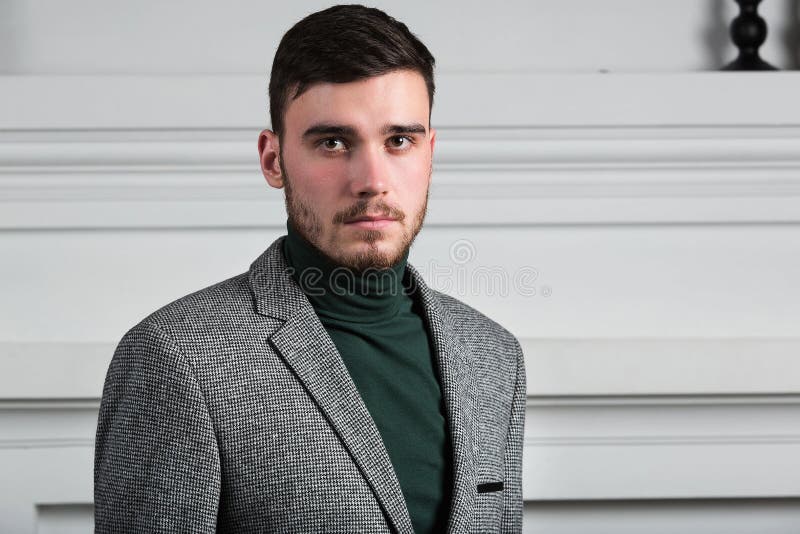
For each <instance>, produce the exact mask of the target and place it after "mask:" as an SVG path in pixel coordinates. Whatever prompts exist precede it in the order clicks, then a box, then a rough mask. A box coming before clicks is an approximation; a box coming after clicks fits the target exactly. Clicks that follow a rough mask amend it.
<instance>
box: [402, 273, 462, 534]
mask: <svg viewBox="0 0 800 534" xmlns="http://www.w3.org/2000/svg"><path fill="white" fill-rule="evenodd" d="M407 269H408V270H409V274H410V276H411V278H412V283H413V284H414V286H415V287H416V289H417V292H418V295H419V297H420V298H421V299H422V304H423V308H424V310H425V314H426V317H425V319H426V321H427V324H428V332H429V334H430V336H431V341H432V344H433V347H434V351H435V353H436V360H437V365H438V370H439V377H440V380H441V387H442V395H443V396H444V403H445V410H446V415H447V422H448V431H449V433H450V443H451V445H452V450H453V496H452V501H451V506H450V518H449V521H448V529H447V530H448V532H452V533H456V532H466V531H467V530H468V528H469V525H470V524H471V522H472V521H471V520H472V513H473V510H474V504H475V496H476V494H477V481H476V476H477V458H478V455H477V449H476V447H477V444H478V440H477V431H478V424H477V417H478V405H477V394H476V382H475V381H476V377H475V367H474V365H475V363H474V358H473V354H472V352H471V351H470V350H469V348H468V347H466V346H465V345H464V344H463V343H462V342H461V341H460V340H459V338H458V337H457V336H456V334H455V330H454V325H453V323H452V320H453V318H452V317H451V316H450V315H448V314H446V313H445V312H444V309H443V307H442V304H441V302H440V299H439V297H438V296H437V295H436V294H435V293H434V292H432V291H431V290H430V289H429V288H428V287H427V285H426V284H425V282H424V281H423V279H422V276H421V275H420V274H419V272H418V271H417V270H416V269H415V268H414V267H413V266H411V265H408V266H407Z"/></svg>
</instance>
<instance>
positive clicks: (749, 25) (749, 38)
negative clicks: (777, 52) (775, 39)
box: [722, 0, 778, 70]
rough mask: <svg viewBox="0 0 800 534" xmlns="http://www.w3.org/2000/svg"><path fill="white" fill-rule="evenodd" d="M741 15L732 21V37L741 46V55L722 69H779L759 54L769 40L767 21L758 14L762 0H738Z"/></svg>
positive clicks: (734, 42)
mask: <svg viewBox="0 0 800 534" xmlns="http://www.w3.org/2000/svg"><path fill="white" fill-rule="evenodd" d="M736 3H737V4H739V15H738V16H737V17H736V18H735V19H733V22H731V39H732V40H733V44H735V45H736V46H737V47H738V48H739V57H737V58H736V59H735V60H733V61H731V62H730V63H728V64H727V65H726V66H724V67H723V68H722V70H778V69H776V68H775V67H773V66H772V65H770V64H769V63H767V62H766V61H764V60H763V59H761V57H760V56H759V55H758V48H759V47H760V46H761V45H762V44H764V41H766V40H767V22H766V21H765V20H764V19H763V18H761V15H759V14H758V4H760V3H761V0H736Z"/></svg>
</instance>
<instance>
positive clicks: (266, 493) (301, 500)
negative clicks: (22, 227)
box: [94, 238, 525, 533]
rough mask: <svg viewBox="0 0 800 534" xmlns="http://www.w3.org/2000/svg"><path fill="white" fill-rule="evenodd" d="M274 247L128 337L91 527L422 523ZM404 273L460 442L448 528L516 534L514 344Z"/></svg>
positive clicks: (113, 376)
mask: <svg viewBox="0 0 800 534" xmlns="http://www.w3.org/2000/svg"><path fill="white" fill-rule="evenodd" d="M281 241H282V238H280V239H278V240H277V241H275V242H274V243H273V244H272V245H271V246H270V247H269V248H268V249H267V250H266V251H265V252H264V253H263V254H262V255H261V256H260V257H259V258H258V259H256V260H255V261H254V262H253V264H252V265H251V267H250V270H249V272H247V273H244V274H241V275H239V276H235V277H233V278H231V279H229V280H225V281H223V282H220V283H218V284H216V285H213V286H211V287H208V288H206V289H203V290H201V291H198V292H196V293H193V294H191V295H188V296H186V297H183V298H181V299H179V300H177V301H175V302H173V303H171V304H168V305H167V306H165V307H163V308H161V309H160V310H158V311H156V312H154V313H153V314H151V315H150V316H148V317H146V318H145V319H144V320H142V322H140V323H139V324H138V325H136V326H134V327H133V328H132V329H131V330H130V331H128V332H127V333H126V334H125V336H124V337H123V338H122V340H121V341H120V343H119V346H118V347H117V350H116V352H115V353H114V357H113V359H112V361H111V365H110V367H109V370H108V375H107V377H106V382H105V387H104V389H103V399H102V403H101V406H100V415H99V421H98V426H97V441H96V449H95V479H94V481H95V489H94V493H95V528H96V531H97V532H124V533H138V532H193V533H194V532H215V531H216V532H237V533H238V532H242V533H246V532H278V533H291V532H302V533H312V532H341V533H353V532H402V533H405V532H412V531H413V528H412V525H411V520H410V518H409V515H408V510H407V508H406V504H405V501H404V499H403V494H402V492H401V489H400V485H399V483H398V481H397V477H396V475H395V473H394V470H393V468H392V464H391V461H390V460H389V456H388V454H387V452H386V449H385V448H384V445H383V442H382V441H381V436H380V434H379V432H378V430H377V428H376V426H375V423H374V422H373V420H372V419H371V417H370V415H369V412H368V411H367V409H366V407H365V405H364V403H363V401H362V400H361V397H360V396H359V393H358V391H357V390H356V387H355V385H354V383H353V381H352V379H351V378H350V376H349V374H348V372H347V369H346V367H345V365H344V363H343V362H342V359H341V357H340V355H339V353H338V352H337V350H336V347H335V346H334V344H333V342H332V341H331V339H330V336H328V334H327V332H326V331H325V329H324V327H323V326H322V324H321V323H320V321H319V319H318V317H317V316H316V315H315V313H314V309H313V308H312V306H311V305H310V304H309V302H308V300H307V299H306V297H305V295H304V294H303V292H302V291H301V289H300V288H299V287H298V286H297V285H296V284H295V282H294V280H293V279H292V278H291V277H290V276H289V275H288V274H287V271H286V263H285V259H284V257H283V254H282V252H281ZM408 269H409V271H410V275H411V277H412V280H413V281H414V283H415V284H416V287H417V288H418V293H417V298H420V299H421V301H422V304H423V308H424V310H425V317H424V318H425V320H426V322H427V325H428V328H429V332H430V335H431V338H432V340H431V341H432V345H433V347H434V352H435V356H436V359H437V366H438V371H439V377H440V381H441V386H442V391H443V397H444V402H445V409H446V417H447V423H448V433H449V436H450V440H451V443H452V451H453V466H452V467H453V469H452V472H453V482H452V484H453V485H452V501H451V506H450V517H449V524H448V532H459V533H461V532H476V533H477V532H480V533H485V532H520V531H521V529H522V491H521V467H522V466H521V463H522V436H523V421H524V408H525V371H524V367H523V357H522V351H521V349H520V346H519V343H518V342H517V340H516V339H515V338H514V337H513V336H512V335H511V334H509V333H508V332H507V331H506V330H504V329H503V328H502V327H501V326H499V325H498V324H496V323H494V322H493V321H491V320H490V319H488V318H486V317H485V316H484V315H482V314H480V313H479V312H477V311H475V310H474V309H472V308H470V307H469V306H467V305H465V304H463V303H461V302H459V301H458V300H456V299H454V298H451V297H449V296H446V295H444V294H442V293H439V292H437V291H434V290H432V289H430V288H428V287H427V286H426V285H425V283H424V282H423V281H422V278H421V276H420V274H419V272H418V271H417V270H416V269H414V268H413V267H412V266H410V265H409V266H408Z"/></svg>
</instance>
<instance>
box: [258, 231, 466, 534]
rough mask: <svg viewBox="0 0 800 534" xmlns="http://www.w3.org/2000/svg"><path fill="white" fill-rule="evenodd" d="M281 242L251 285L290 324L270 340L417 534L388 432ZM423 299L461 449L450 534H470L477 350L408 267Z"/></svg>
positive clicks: (382, 497) (400, 524)
mask: <svg viewBox="0 0 800 534" xmlns="http://www.w3.org/2000/svg"><path fill="white" fill-rule="evenodd" d="M283 239H284V238H279V239H277V240H276V241H275V242H273V243H272V245H270V247H269V248H268V249H267V250H266V251H265V252H264V253H263V254H262V255H261V256H259V257H258V258H257V259H256V260H255V261H254V262H253V264H252V265H251V266H250V272H249V282H250V288H251V290H252V292H253V298H254V305H255V310H256V312H257V313H259V314H261V315H264V316H267V317H272V318H275V319H279V320H280V321H281V322H282V325H281V326H279V327H278V329H277V330H275V331H274V332H273V334H272V335H271V337H270V341H271V342H272V344H273V346H274V347H275V349H276V350H277V352H278V353H279V354H280V355H281V357H283V359H284V360H285V361H286V363H287V365H289V366H290V367H291V368H292V369H293V371H294V372H295V373H296V374H297V376H298V377H299V379H300V380H301V381H302V382H303V384H304V385H305V387H306V388H307V390H308V393H309V395H310V396H311V397H312V398H313V399H314V401H315V402H316V404H317V405H318V406H319V407H320V409H321V410H322V412H323V414H324V415H325V417H326V418H327V420H328V422H329V423H330V424H331V426H332V427H333V429H334V430H335V432H336V433H337V435H338V436H339V438H340V439H341V440H342V443H343V444H344V446H345V447H346V448H347V450H348V451H349V452H350V454H351V456H352V458H353V460H354V461H355V463H356V465H358V467H359V469H360V471H361V473H362V474H363V476H364V478H365V479H366V480H367V482H368V483H369V485H370V486H371V487H372V490H373V492H374V493H375V496H376V498H377V499H378V502H379V503H380V504H381V506H382V507H383V509H384V511H385V513H386V515H387V517H388V518H389V521H390V522H391V523H392V526H393V528H394V529H395V530H397V531H398V532H413V527H412V524H411V519H410V516H409V514H408V508H407V507H406V503H405V499H404V497H403V493H402V490H401V489H400V483H399V482H398V480H397V476H396V474H395V472H394V468H393V466H392V463H391V460H390V459H389V455H388V453H387V452H386V448H385V447H384V445H383V440H382V439H381V436H380V433H379V431H378V429H377V427H376V426H375V423H374V421H373V420H372V417H371V416H370V414H369V412H368V411H367V408H366V406H365V405H364V402H363V400H362V399H361V396H360V395H359V393H358V390H357V389H356V386H355V384H354V383H353V380H352V379H351V378H350V375H349V373H348V371H347V368H346V366H345V365H344V362H343V360H342V358H341V356H340V355H339V352H338V350H337V349H336V346H335V345H334V343H333V341H332V340H331V338H330V336H329V335H328V333H327V332H326V331H325V328H324V327H323V325H322V323H321V322H320V321H319V318H318V317H317V315H316V314H315V313H314V308H313V307H312V306H311V304H310V303H309V301H308V299H307V298H306V296H305V294H304V293H303V291H302V290H301V289H300V287H298V285H297V284H296V283H295V281H294V279H293V278H292V277H291V274H290V271H289V270H288V265H287V263H286V260H285V258H284V257H283V252H282V242H283ZM406 268H407V269H408V271H409V275H410V277H411V281H412V283H413V284H414V287H415V288H416V290H417V295H418V298H420V299H421V303H422V308H423V309H424V313H425V317H424V319H425V321H426V323H427V326H428V334H429V335H430V336H431V342H432V346H433V348H434V353H435V357H436V362H437V366H438V371H439V377H440V381H441V387H442V394H443V397H444V404H445V410H446V416H447V421H448V433H449V436H450V443H451V447H452V451H453V459H452V460H453V462H452V473H453V486H452V491H453V493H452V501H451V506H450V517H449V522H448V532H463V531H466V530H467V528H468V526H469V524H470V523H471V517H472V510H473V509H474V506H473V504H474V501H475V494H476V491H477V490H476V463H477V451H476V446H477V434H476V433H477V415H478V414H477V395H476V391H475V387H476V384H475V372H474V362H473V357H472V353H471V351H470V350H469V349H468V348H467V347H466V346H465V345H464V344H463V343H462V342H461V341H460V340H459V338H458V337H457V336H456V333H455V328H454V324H453V318H452V316H450V315H449V314H447V313H446V312H445V310H444V308H443V306H442V303H441V299H440V297H439V295H438V293H436V292H435V291H432V290H431V289H430V288H428V286H427V285H426V284H425V282H424V280H423V279H422V276H421V275H420V273H419V272H418V271H417V270H416V269H415V268H414V267H413V266H412V265H410V264H409V265H407V267H406Z"/></svg>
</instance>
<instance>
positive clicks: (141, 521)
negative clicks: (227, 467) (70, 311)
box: [94, 322, 220, 533]
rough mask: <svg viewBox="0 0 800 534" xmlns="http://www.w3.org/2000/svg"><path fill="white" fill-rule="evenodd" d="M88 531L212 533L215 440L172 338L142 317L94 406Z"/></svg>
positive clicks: (217, 490) (187, 367) (192, 377)
mask: <svg viewBox="0 0 800 534" xmlns="http://www.w3.org/2000/svg"><path fill="white" fill-rule="evenodd" d="M94 467H95V470H94V497H95V509H94V511H95V531H96V532H100V533H105V532H125V533H138V532H193V533H194V532H214V531H215V529H216V518H217V508H218V503H219V493H220V461H219V453H218V449H217V441H216V437H215V434H214V429H213V426H212V422H211V417H210V415H209V411H208V407H207V405H206V402H205V400H204V398H203V394H202V391H201V388H200V386H199V384H198V380H197V377H196V376H195V373H194V371H193V369H192V368H191V366H190V365H189V362H188V361H187V360H186V358H185V357H184V355H183V354H182V353H181V351H180V349H179V347H178V346H177V344H176V343H175V342H174V340H173V339H172V338H171V337H170V336H168V335H167V334H166V333H165V332H164V331H163V330H162V329H161V328H159V327H158V326H156V325H154V324H151V323H147V322H143V323H140V324H139V325H137V326H136V327H134V328H132V329H131V330H130V331H129V332H128V333H127V334H126V335H125V337H123V338H122V340H121V341H120V343H119V345H118V346H117V349H116V351H115V353H114V357H113V358H112V361H111V365H110V366H109V370H108V374H107V376H106V382H105V386H104V388H103V398H102V402H101V404H100V413H99V417H98V425H97V436H96V441H95V464H94Z"/></svg>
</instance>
